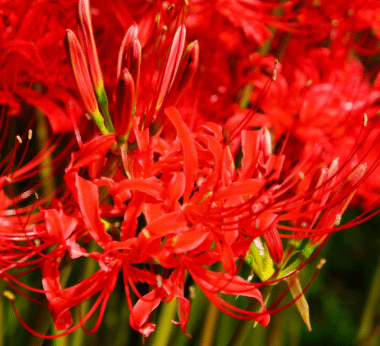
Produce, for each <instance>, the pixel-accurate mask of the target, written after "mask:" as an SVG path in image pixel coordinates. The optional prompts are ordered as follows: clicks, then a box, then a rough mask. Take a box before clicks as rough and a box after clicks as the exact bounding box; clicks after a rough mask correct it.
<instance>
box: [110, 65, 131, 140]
mask: <svg viewBox="0 0 380 346" xmlns="http://www.w3.org/2000/svg"><path fill="white" fill-rule="evenodd" d="M134 106H135V86H134V82H133V78H132V76H131V74H130V73H129V71H128V70H127V69H126V68H125V69H124V70H123V71H122V73H121V74H120V77H119V80H118V83H117V87H116V104H115V115H114V119H113V120H114V121H113V124H114V127H115V132H116V139H117V141H118V142H119V143H124V142H126V141H127V140H128V136H129V132H130V130H131V124H132V117H133V108H134Z"/></svg>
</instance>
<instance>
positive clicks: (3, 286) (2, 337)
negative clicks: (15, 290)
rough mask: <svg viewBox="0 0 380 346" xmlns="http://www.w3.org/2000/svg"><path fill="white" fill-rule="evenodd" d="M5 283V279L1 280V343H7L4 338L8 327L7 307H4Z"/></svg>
mask: <svg viewBox="0 0 380 346" xmlns="http://www.w3.org/2000/svg"><path fill="white" fill-rule="evenodd" d="M4 288H5V285H4V281H3V280H1V281H0V316H1V319H2V322H3V323H0V345H5V342H4V341H5V340H4V330H5V328H6V323H4V322H5V321H4V316H5V308H4V296H3V291H4Z"/></svg>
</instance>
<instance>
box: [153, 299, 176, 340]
mask: <svg viewBox="0 0 380 346" xmlns="http://www.w3.org/2000/svg"><path fill="white" fill-rule="evenodd" d="M176 308H177V300H176V299H172V300H171V301H170V302H169V303H166V304H164V305H163V307H162V309H161V311H160V315H159V320H158V322H157V329H156V331H155V332H154V339H153V342H152V345H154V346H166V345H168V344H169V339H170V336H171V334H172V331H173V323H172V322H171V321H172V320H175V315H176Z"/></svg>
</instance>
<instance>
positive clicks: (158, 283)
mask: <svg viewBox="0 0 380 346" xmlns="http://www.w3.org/2000/svg"><path fill="white" fill-rule="evenodd" d="M156 281H157V287H158V288H161V287H162V277H161V276H160V275H156Z"/></svg>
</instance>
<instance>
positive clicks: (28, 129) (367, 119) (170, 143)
mask: <svg viewBox="0 0 380 346" xmlns="http://www.w3.org/2000/svg"><path fill="white" fill-rule="evenodd" d="M340 3H342V4H340ZM0 10H1V14H2V17H1V20H0V23H1V43H0V45H1V70H0V71H1V79H0V81H1V82H0V83H1V84H0V104H1V105H0V110H1V115H0V123H1V137H0V148H1V161H0V172H1V173H0V196H1V199H0V207H1V208H0V246H1V248H0V264H1V267H0V276H1V278H2V280H3V281H4V282H5V283H6V285H7V286H1V287H2V291H3V293H4V295H5V296H6V297H7V298H8V299H9V303H10V304H11V306H12V311H14V313H15V314H16V316H17V318H18V320H19V323H21V324H22V325H23V326H24V327H25V328H26V329H27V330H28V331H29V332H30V333H31V334H33V335H35V336H36V337H38V338H41V339H43V338H44V339H54V338H59V337H62V336H64V335H67V334H70V333H76V331H77V330H78V328H82V329H83V330H84V331H86V332H87V333H90V334H91V333H94V332H95V331H97V330H98V329H99V328H100V327H101V325H102V322H103V323H106V322H105V321H104V320H105V319H107V316H108V314H111V313H112V311H113V310H115V309H116V310H115V311H114V312H113V313H114V314H116V315H117V314H119V313H121V312H120V309H122V310H125V313H127V316H128V321H129V326H130V327H131V328H132V330H134V331H136V332H137V333H139V334H141V335H142V336H143V338H142V340H144V342H146V343H147V344H149V342H150V341H149V340H151V338H152V337H154V335H155V333H156V331H155V330H156V324H157V321H161V322H160V323H162V325H163V326H164V328H170V327H169V326H170V325H173V324H174V325H178V328H180V330H181V332H182V333H183V334H184V335H185V336H186V337H187V338H191V337H192V334H193V332H192V331H191V330H194V328H193V327H191V328H190V329H191V330H189V328H188V325H189V324H191V320H192V318H193V317H192V310H193V309H192V306H193V304H194V301H195V300H196V299H198V296H200V295H202V296H203V297H207V300H208V301H209V302H211V303H212V304H213V305H214V306H215V307H216V308H217V309H219V310H220V311H222V312H223V313H225V314H227V315H229V316H231V317H233V318H235V319H238V320H240V321H241V322H240V324H239V326H238V327H236V329H235V332H232V333H231V335H232V337H231V340H230V341H229V342H230V344H231V345H238V344H242V342H243V341H242V340H244V337H245V335H246V334H247V329H246V327H244V326H249V328H251V327H252V326H256V325H257V323H259V324H260V325H261V326H263V327H265V326H267V325H268V324H269V323H270V320H271V316H272V315H273V314H274V313H277V312H280V311H282V310H284V309H286V308H287V307H289V306H291V305H293V304H294V305H295V306H296V307H297V309H298V311H299V313H300V314H301V317H302V319H303V321H304V322H305V324H306V326H307V328H308V329H309V330H311V323H310V318H309V306H308V303H307V300H306V298H305V292H306V290H307V289H308V288H309V286H310V285H311V283H312V281H313V280H314V279H315V277H316V275H317V273H318V272H319V271H320V270H321V268H322V266H323V264H324V262H325V261H326V260H325V259H323V258H322V259H321V258H319V261H317V263H316V262H315V261H314V258H318V256H317V255H318V253H319V251H320V250H321V249H322V248H323V246H324V245H325V244H326V242H327V241H328V240H329V238H330V236H331V234H332V233H333V232H335V231H341V230H344V229H348V228H350V227H352V226H355V225H358V224H360V223H362V222H363V221H365V220H367V219H369V218H370V217H371V216H373V215H374V214H376V213H377V205H378V201H379V189H380V181H379V179H378V172H379V168H378V166H379V160H380V156H379V152H378V150H377V145H378V142H379V135H380V131H379V129H380V127H379V124H378V114H379V100H380V90H379V80H378V78H377V73H378V68H377V66H376V64H375V63H374V62H375V61H376V59H375V58H374V57H373V56H374V55H375V54H377V53H378V52H379V48H380V44H379V19H378V18H379V13H380V3H378V2H376V1H368V2H366V3H365V4H363V5H360V4H359V2H357V1H348V2H339V4H338V3H336V4H335V3H334V5H331V3H330V2H328V1H324V0H322V1H297V0H288V1H277V0H272V1H262V0H260V1H247V0H214V1H211V0H210V1H208V0H189V1H186V0H177V1H172V2H170V1H158V0H157V1H145V0H141V1H123V0H112V1H96V0H94V1H92V2H91V4H90V3H89V0H78V1H76V0H75V1H74V0H62V1H52V0H45V1H40V2H33V1H19V0H14V1H1V2H0ZM123 35H124V36H123ZM350 203H351V204H354V205H355V206H356V207H359V208H362V210H363V212H362V213H361V214H359V216H357V217H354V218H352V219H351V220H350V221H345V222H343V221H342V220H343V213H344V212H345V210H346V209H347V207H348V206H349V204H350ZM304 268H305V269H307V268H308V269H309V275H308V276H307V275H306V276H305V277H302V273H303V269H304ZM310 273H311V275H310ZM120 292H123V295H124V298H123V301H124V303H120V306H123V307H122V308H121V307H117V306H116V305H115V300H113V298H112V296H113V295H115V294H117V295H118V297H120V296H121V295H120ZM21 297H24V298H26V299H28V300H30V301H31V302H32V303H33V305H34V306H37V307H38V306H40V307H39V309H40V313H39V314H38V317H36V320H37V321H33V319H31V318H30V317H28V316H27V315H28V312H26V311H25V309H23V307H22V305H20V304H22V303H21V302H22V300H20V299H19V298H21ZM16 298H17V299H16ZM123 304H124V305H123ZM172 304H175V306H176V309H174V310H172V312H171V315H170V317H169V319H168V320H167V321H166V322H162V321H163V318H160V315H163V314H164V313H166V312H165V311H166V310H165V309H166V307H167V306H172ZM111 310H112V311H111ZM74 311H76V313H75V314H73V312H74ZM36 316H37V315H36ZM51 320H52V321H53V325H54V327H53V328H51V329H49V324H50V321H51ZM207 321H208V322H207ZM207 321H206V322H205V323H210V324H211V325H212V323H211V322H210V320H207ZM2 323H3V322H2ZM158 327H160V325H158ZM120 328H127V327H126V326H125V325H123V326H120ZM159 333H161V334H162V332H159ZM210 333H211V336H212V335H213V333H216V332H215V331H211V332H210ZM161 334H159V335H160V337H157V338H156V339H155V340H156V341H157V340H161V341H162V340H163V339H160V338H161V336H162V335H161ZM1 337H2V336H1ZM4 340H5V339H4ZM189 340H190V339H189ZM201 340H202V341H200V342H201V343H200V344H202V345H208V344H210V345H212V344H213V343H212V342H213V341H212V339H210V340H211V341H210V340H209V341H207V340H208V339H207V338H206V337H205V338H203V339H201ZM110 342H112V335H108V341H107V343H108V344H109V343H110ZM157 342H159V341H157ZM162 342H163V341H162ZM227 342H228V340H227V341H226V344H227ZM158 344H160V345H161V343H158ZM162 344H164V343H162Z"/></svg>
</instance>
